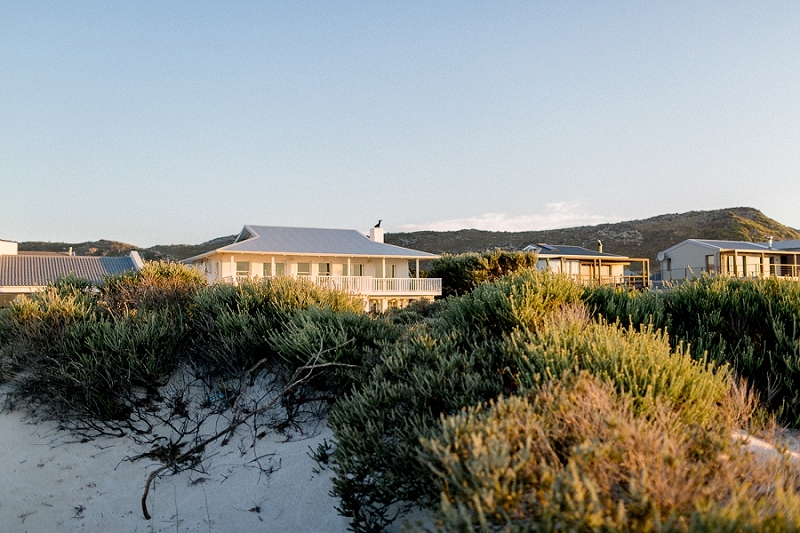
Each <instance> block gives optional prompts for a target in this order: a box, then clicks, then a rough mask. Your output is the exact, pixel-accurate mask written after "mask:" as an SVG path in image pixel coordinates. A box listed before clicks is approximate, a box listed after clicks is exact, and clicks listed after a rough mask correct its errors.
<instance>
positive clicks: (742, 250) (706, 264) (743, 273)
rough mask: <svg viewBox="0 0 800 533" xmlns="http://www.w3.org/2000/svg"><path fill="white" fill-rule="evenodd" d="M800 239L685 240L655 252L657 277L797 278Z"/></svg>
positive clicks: (799, 262) (664, 278)
mask: <svg viewBox="0 0 800 533" xmlns="http://www.w3.org/2000/svg"><path fill="white" fill-rule="evenodd" d="M798 256H800V241H784V242H773V241H772V239H770V240H768V241H767V242H764V243H754V242H744V241H717V240H708V239H686V240H685V241H682V242H679V243H678V244H676V245H675V246H672V247H670V248H667V249H666V250H664V251H663V252H658V256H657V259H658V260H659V261H660V262H661V279H662V280H665V281H668V280H678V279H688V278H694V277H698V276H700V275H701V273H703V272H706V273H708V274H719V275H724V276H733V277H739V278H743V277H748V278H752V277H754V278H766V277H772V276H775V277H781V278H795V279H800V258H798Z"/></svg>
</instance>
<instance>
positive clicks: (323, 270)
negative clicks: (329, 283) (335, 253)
mask: <svg viewBox="0 0 800 533" xmlns="http://www.w3.org/2000/svg"><path fill="white" fill-rule="evenodd" d="M317 275H318V276H330V275H331V264H330V263H319V264H318V265H317Z"/></svg>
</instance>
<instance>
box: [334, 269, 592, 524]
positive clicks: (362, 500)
mask: <svg viewBox="0 0 800 533" xmlns="http://www.w3.org/2000/svg"><path fill="white" fill-rule="evenodd" d="M581 294H582V288H581V287H580V286H579V285H576V284H574V283H573V282H572V281H570V280H568V279H566V278H563V277H560V276H555V275H553V274H550V273H547V272H538V271H525V272H523V273H522V274H520V275H518V276H511V277H505V278H502V279H500V280H497V281H495V282H493V283H486V284H483V285H480V286H478V287H476V288H475V289H474V290H473V291H472V292H471V293H468V294H466V295H464V296H462V297H458V298H449V299H448V300H446V301H445V302H444V303H443V304H442V307H441V310H440V313H439V315H438V317H436V318H434V319H431V320H430V321H429V322H428V323H427V324H426V327H424V328H419V329H412V330H411V331H409V332H408V333H407V334H406V336H404V337H403V338H402V342H398V343H395V344H390V345H386V346H385V347H384V348H383V349H382V350H381V351H380V353H379V355H378V361H377V363H376V364H375V366H374V368H372V369H371V371H370V373H369V374H368V375H367V376H366V378H365V379H364V380H363V383H362V384H361V386H359V387H357V388H356V389H355V390H354V391H353V392H352V393H351V394H349V395H347V396H346V397H343V398H341V399H340V400H339V401H337V403H336V404H335V405H334V407H333V409H332V411H331V414H330V417H329V421H328V423H329V425H330V426H331V427H332V428H333V431H334V436H335V438H336V440H337V449H336V450H335V452H334V453H333V463H334V464H333V467H332V468H333V470H334V472H335V473H336V478H335V479H334V488H333V492H334V493H335V494H336V495H337V496H338V497H339V498H340V499H341V507H340V509H341V511H342V512H343V514H345V516H348V517H350V518H351V527H353V528H354V529H355V530H356V531H381V530H382V529H383V528H385V527H386V526H387V525H388V524H390V523H391V522H392V521H394V520H395V519H396V518H397V517H398V516H401V515H402V514H404V513H405V512H407V511H408V510H409V509H410V508H411V507H413V506H414V505H416V504H423V505H431V504H432V502H434V501H435V499H436V496H437V495H436V491H435V484H434V482H433V479H432V475H431V473H430V471H429V470H428V469H427V468H425V467H424V465H422V464H421V463H420V462H419V460H418V457H417V456H418V453H419V446H420V445H419V439H420V437H422V436H429V434H430V433H431V432H432V431H433V430H434V428H435V427H436V426H437V424H438V418H439V416H440V414H442V413H444V414H451V413H454V412H457V411H458V410H460V409H461V408H462V407H463V406H465V405H476V404H477V403H480V402H483V401H487V400H489V399H491V398H495V397H497V396H498V395H500V394H511V393H514V392H517V391H518V390H519V386H520V385H519V369H518V365H517V360H516V359H515V357H516V355H515V354H514V353H511V352H509V350H507V349H506V348H505V346H504V341H503V337H504V336H506V335H508V334H510V333H512V332H513V331H516V330H528V329H532V328H537V327H539V325H540V324H542V323H543V322H544V320H545V318H546V316H547V315H548V314H550V313H555V312H556V311H558V310H559V309H561V308H563V307H564V306H575V305H579V301H580V297H581Z"/></svg>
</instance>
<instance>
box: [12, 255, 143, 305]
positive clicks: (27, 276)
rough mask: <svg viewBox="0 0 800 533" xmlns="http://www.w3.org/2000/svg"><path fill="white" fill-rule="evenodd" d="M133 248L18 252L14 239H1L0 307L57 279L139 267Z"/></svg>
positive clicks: (92, 278) (98, 278) (92, 277)
mask: <svg viewBox="0 0 800 533" xmlns="http://www.w3.org/2000/svg"><path fill="white" fill-rule="evenodd" d="M142 265H143V263H142V259H141V257H139V253H138V252H136V251H135V250H134V251H132V252H131V253H130V255H129V256H128V257H85V256H75V255H71V254H66V253H50V252H20V251H19V250H18V245H17V243H16V242H13V241H3V240H0V306H4V305H8V304H9V303H10V302H11V301H12V300H14V298H16V297H17V296H19V295H21V294H30V293H32V292H36V291H40V290H42V289H43V288H44V287H45V286H46V285H47V284H48V283H52V282H54V281H56V280H57V279H58V278H61V277H64V276H68V275H74V276H78V277H81V278H86V279H88V280H89V281H93V282H100V281H102V280H103V278H104V277H105V276H108V275H112V274H121V273H123V272H126V271H130V270H139V269H140V268H141V267H142Z"/></svg>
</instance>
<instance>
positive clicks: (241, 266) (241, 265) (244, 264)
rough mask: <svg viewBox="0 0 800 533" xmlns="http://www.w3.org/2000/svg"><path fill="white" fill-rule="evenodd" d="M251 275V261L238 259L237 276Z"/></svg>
mask: <svg viewBox="0 0 800 533" xmlns="http://www.w3.org/2000/svg"><path fill="white" fill-rule="evenodd" d="M249 276H250V262H249V261H236V277H237V278H246V277H249Z"/></svg>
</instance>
